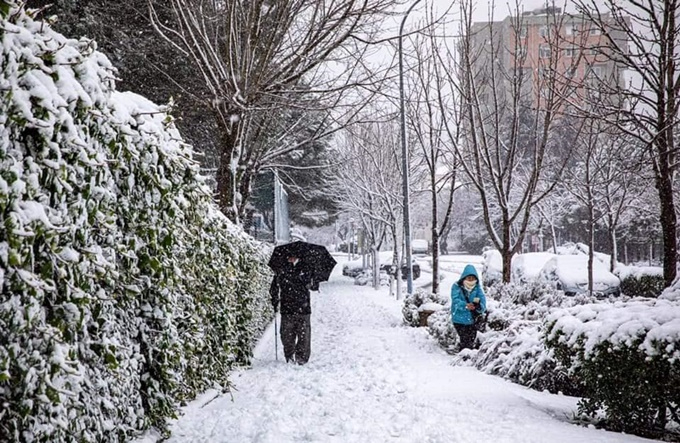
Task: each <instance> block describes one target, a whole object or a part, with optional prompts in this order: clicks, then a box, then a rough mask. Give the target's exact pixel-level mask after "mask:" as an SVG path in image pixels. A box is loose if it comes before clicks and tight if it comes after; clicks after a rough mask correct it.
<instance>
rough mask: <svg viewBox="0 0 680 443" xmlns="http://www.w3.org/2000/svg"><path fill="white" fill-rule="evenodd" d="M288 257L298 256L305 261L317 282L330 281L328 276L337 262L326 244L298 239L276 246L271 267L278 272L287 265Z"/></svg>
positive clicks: (270, 263) (270, 260)
mask: <svg viewBox="0 0 680 443" xmlns="http://www.w3.org/2000/svg"><path fill="white" fill-rule="evenodd" d="M288 257H297V258H299V259H300V261H301V262H303V263H305V264H306V265H307V266H308V267H309V268H310V269H311V270H312V273H313V278H314V281H315V282H320V281H328V277H330V275H331V272H332V271H333V268H334V267H335V265H336V264H337V262H336V261H335V259H334V258H333V256H332V255H331V253H330V252H328V249H326V248H325V247H324V246H321V245H315V244H313V243H307V242H303V241H296V242H292V243H286V244H285V245H279V246H277V247H275V248H274V252H273V253H272V256H271V258H270V259H269V263H268V264H269V267H270V268H271V269H272V270H273V271H274V272H278V271H279V270H280V269H282V268H283V267H284V266H286V262H287V261H288Z"/></svg>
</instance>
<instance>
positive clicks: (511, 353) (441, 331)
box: [429, 283, 596, 395]
mask: <svg viewBox="0 0 680 443" xmlns="http://www.w3.org/2000/svg"><path fill="white" fill-rule="evenodd" d="M486 296H487V308H488V309H489V317H488V328H487V330H486V331H485V332H482V333H478V334H477V337H478V340H479V348H478V350H477V351H476V352H465V353H464V354H463V355H462V356H461V358H458V357H454V363H456V364H463V365H472V366H475V367H476V368H478V369H479V370H481V371H484V372H486V373H489V374H493V375H498V376H500V377H503V378H507V379H509V380H511V381H513V382H515V383H519V384H522V385H525V386H529V387H531V388H533V389H538V390H544V389H547V390H549V391H551V392H563V393H565V394H572V395H575V394H578V393H579V392H580V391H579V389H580V386H579V385H578V383H576V381H575V380H574V379H572V378H571V377H569V376H568V374H567V373H566V371H565V370H564V369H563V368H561V366H560V365H559V364H558V362H557V361H556V360H555V358H554V357H553V355H552V351H550V350H549V349H547V348H546V346H545V344H544V342H543V333H544V331H543V329H544V326H543V323H544V320H545V318H546V316H547V315H548V314H549V313H550V312H551V311H552V310H554V309H556V308H562V307H567V306H575V305H578V304H583V303H591V302H593V301H595V300H596V299H595V298H594V297H592V298H591V297H588V296H586V295H578V296H573V297H570V296H565V295H564V294H563V293H561V292H559V291H556V290H555V289H553V288H552V287H550V286H549V285H542V284H540V283H532V284H525V285H521V284H515V283H509V284H496V285H494V286H492V287H491V288H487V289H486ZM435 315H436V314H433V315H432V316H431V317H430V318H431V319H432V318H433V317H435ZM437 320H440V319H439V317H438V316H437V317H436V319H433V320H432V322H431V324H429V332H430V334H431V335H432V336H433V337H435V338H436V339H437V340H438V341H439V343H440V344H441V345H442V347H443V348H444V349H447V351H450V350H451V349H456V347H457V343H458V337H457V335H456V332H455V329H453V327H452V326H450V325H451V318H450V315H447V316H446V322H447V323H448V324H446V323H445V322H444V319H441V321H437Z"/></svg>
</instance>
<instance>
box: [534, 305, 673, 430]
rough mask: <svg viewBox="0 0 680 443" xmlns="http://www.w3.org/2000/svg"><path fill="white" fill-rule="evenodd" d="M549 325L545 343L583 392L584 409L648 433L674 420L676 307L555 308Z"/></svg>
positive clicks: (610, 424)
mask: <svg viewBox="0 0 680 443" xmlns="http://www.w3.org/2000/svg"><path fill="white" fill-rule="evenodd" d="M547 324H548V329H547V335H546V337H547V344H548V345H549V346H550V347H551V348H553V349H554V354H555V356H556V357H557V358H558V360H559V361H560V362H561V364H562V365H563V366H564V367H566V368H568V370H569V372H570V374H571V375H572V376H573V377H575V378H577V379H578V380H579V382H580V383H581V384H582V385H583V387H584V389H585V391H586V392H587V397H585V398H583V399H582V400H581V402H580V404H579V406H580V409H581V411H582V412H585V413H586V414H589V415H592V416H597V415H598V413H599V412H600V411H603V412H604V415H605V420H604V425H605V426H606V427H607V428H609V429H614V430H620V431H625V432H630V433H635V434H638V435H644V436H649V437H654V438H660V437H661V436H663V434H664V433H665V432H666V431H667V429H671V428H677V427H678V426H679V425H680V304H678V303H677V302H674V301H671V300H666V299H659V300H645V299H633V300H630V301H622V302H617V303H614V304H613V305H612V304H590V305H585V306H577V307H573V308H570V309H567V310H558V311H556V312H553V313H552V314H551V315H550V316H549V317H548V319H547Z"/></svg>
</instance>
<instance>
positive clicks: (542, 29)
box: [538, 26, 548, 37]
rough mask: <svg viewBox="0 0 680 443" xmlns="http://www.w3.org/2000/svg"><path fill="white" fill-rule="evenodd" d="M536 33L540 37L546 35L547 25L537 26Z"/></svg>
mask: <svg viewBox="0 0 680 443" xmlns="http://www.w3.org/2000/svg"><path fill="white" fill-rule="evenodd" d="M538 35H540V36H541V37H547V36H548V27H547V26H541V27H540V28H538Z"/></svg>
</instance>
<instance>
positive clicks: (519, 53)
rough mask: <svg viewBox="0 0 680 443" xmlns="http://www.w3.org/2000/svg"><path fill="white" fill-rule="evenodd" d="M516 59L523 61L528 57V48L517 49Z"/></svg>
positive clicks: (520, 47) (519, 47)
mask: <svg viewBox="0 0 680 443" xmlns="http://www.w3.org/2000/svg"><path fill="white" fill-rule="evenodd" d="M515 51H516V52H515V58H518V59H522V58H524V57H526V55H527V47H526V46H524V45H522V46H518V47H517V48H515Z"/></svg>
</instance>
